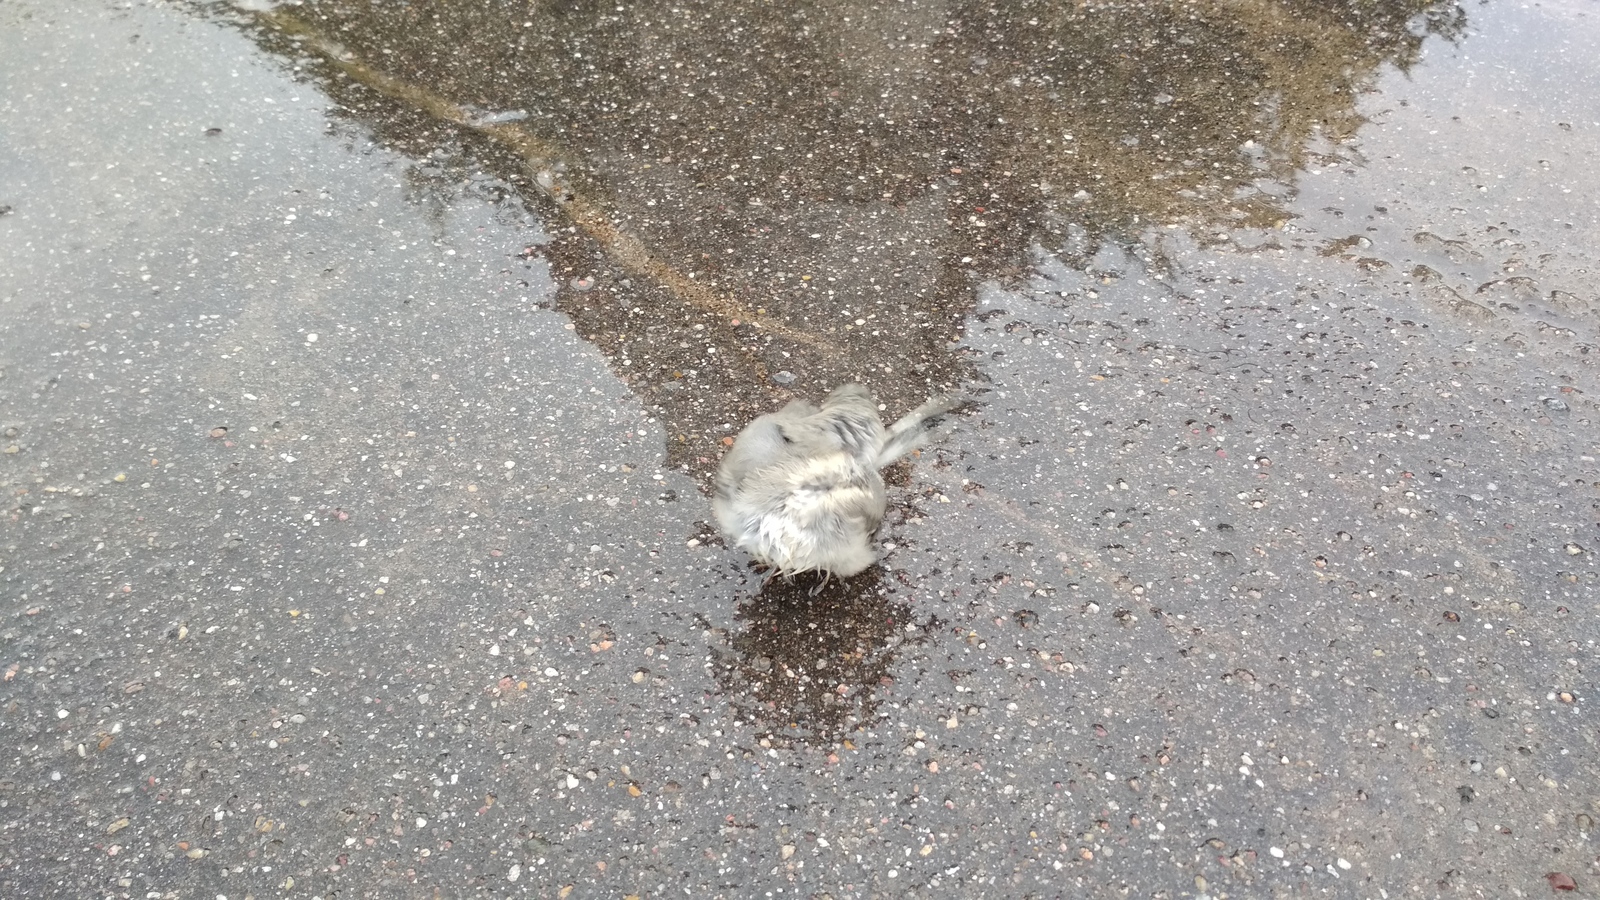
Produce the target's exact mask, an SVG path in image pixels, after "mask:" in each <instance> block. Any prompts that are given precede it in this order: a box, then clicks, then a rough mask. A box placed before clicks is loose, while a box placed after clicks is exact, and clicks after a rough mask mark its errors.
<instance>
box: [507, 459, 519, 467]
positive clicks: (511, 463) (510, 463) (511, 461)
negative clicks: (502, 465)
mask: <svg viewBox="0 0 1600 900" xmlns="http://www.w3.org/2000/svg"><path fill="white" fill-rule="evenodd" d="M516 467H517V461H516V460H514V459H508V460H506V468H508V469H515V468H516Z"/></svg>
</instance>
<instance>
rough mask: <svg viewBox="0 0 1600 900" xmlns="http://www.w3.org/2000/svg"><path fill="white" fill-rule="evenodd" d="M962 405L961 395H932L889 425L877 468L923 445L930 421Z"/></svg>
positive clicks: (880, 450)
mask: <svg viewBox="0 0 1600 900" xmlns="http://www.w3.org/2000/svg"><path fill="white" fill-rule="evenodd" d="M960 405H961V399H960V398H959V397H952V396H949V395H945V396H942V397H932V398H930V399H929V400H928V401H927V402H926V403H924V404H922V405H921V406H919V407H917V408H916V409H913V410H912V411H911V412H909V413H906V414H905V415H904V416H902V417H901V418H900V420H899V421H898V422H895V423H894V424H893V425H890V426H889V432H888V434H887V435H886V436H885V437H884V440H883V446H882V447H881V448H880V449H879V450H878V459H877V461H876V463H875V465H874V467H875V468H879V469H881V468H883V467H884V466H887V465H889V464H890V463H892V462H894V461H895V460H897V459H899V458H900V457H902V456H905V455H906V454H907V453H910V452H911V451H913V450H915V449H917V447H919V446H921V445H922V443H923V441H925V440H927V437H928V431H929V429H930V427H931V426H930V423H931V422H933V421H934V420H936V419H938V418H939V417H940V416H942V415H944V414H945V413H947V412H949V411H950V410H952V409H955V408H956V407H957V406H960Z"/></svg>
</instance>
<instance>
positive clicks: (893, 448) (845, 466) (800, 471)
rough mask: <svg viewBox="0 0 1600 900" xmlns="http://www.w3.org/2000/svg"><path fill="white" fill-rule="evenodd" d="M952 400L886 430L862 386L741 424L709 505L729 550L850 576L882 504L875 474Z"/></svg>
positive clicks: (861, 564)
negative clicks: (735, 548)
mask: <svg viewBox="0 0 1600 900" xmlns="http://www.w3.org/2000/svg"><path fill="white" fill-rule="evenodd" d="M955 406H956V401H955V400H954V399H953V398H950V397H935V398H933V399H931V400H929V401H928V402H926V403H924V404H922V405H921V406H919V407H917V408H916V409H914V410H912V411H911V413H910V414H909V415H907V416H906V417H905V418H903V419H901V420H900V421H898V422H896V423H894V424H893V425H891V426H889V427H888V428H887V429H886V428H884V427H883V423H882V422H881V421H879V419H878V408H877V405H876V404H875V403H873V402H872V396H871V395H870V394H868V393H867V389H866V388H864V387H862V386H861V385H859V384H847V385H844V386H843V387H840V388H837V389H835V390H834V392H833V393H831V394H829V395H828V397H827V399H825V400H823V401H822V406H821V407H817V406H813V405H812V404H810V403H807V402H805V401H804V400H795V401H792V402H791V403H789V404H788V405H787V406H785V407H784V408H783V409H780V410H778V411H777V412H775V413H768V414H767V415H764V416H761V417H760V418H758V419H756V420H755V421H754V422H751V423H750V424H749V425H747V426H745V429H744V430H743V431H741V432H739V437H738V438H737V439H736V440H735V441H734V442H733V449H731V450H729V451H728V455H727V456H725V457H723V459H722V467H721V468H720V469H718V470H717V490H716V495H715V496H714V497H713V498H712V500H711V511H712V512H713V513H714V514H715V515H716V518H717V525H718V527H719V528H721V529H722V533H723V535H724V536H725V537H726V538H727V539H728V541H729V542H730V543H732V544H733V546H735V547H738V548H740V549H742V550H744V551H745V552H746V553H749V554H750V555H751V556H752V557H754V558H755V559H756V561H757V562H759V563H762V564H763V565H766V566H768V567H770V569H771V571H770V572H769V573H768V576H767V577H768V579H769V580H770V579H771V578H772V577H773V576H775V575H780V574H781V575H791V576H792V575H796V574H798V573H800V572H811V571H817V572H821V573H822V575H823V578H822V581H821V582H820V583H819V584H818V585H817V586H816V588H815V589H814V590H813V591H812V593H813V594H815V593H817V592H818V591H821V590H822V587H823V586H824V585H826V584H827V583H828V577H829V576H830V575H837V576H839V577H841V578H847V577H849V576H851V575H854V574H856V573H857V572H860V571H861V570H862V569H865V568H866V567H868V566H870V565H872V563H873V561H874V560H876V559H877V552H876V551H875V550H874V549H873V547H872V537H873V534H874V533H876V532H877V530H878V523H879V522H882V521H883V513H884V510H885V509H886V508H887V505H888V498H887V496H886V495H885V493H884V488H883V476H882V475H880V474H878V470H879V469H882V468H883V467H884V466H887V465H889V464H890V463H892V462H894V461H895V460H897V459H899V458H900V457H901V456H904V455H905V454H907V453H909V452H911V451H912V450H914V449H915V448H916V447H917V446H918V445H919V444H921V443H922V442H923V440H925V439H926V438H927V436H928V420H930V419H933V418H935V417H937V416H939V415H941V414H943V413H946V412H949V411H950V410H951V409H953V408H954V407H955Z"/></svg>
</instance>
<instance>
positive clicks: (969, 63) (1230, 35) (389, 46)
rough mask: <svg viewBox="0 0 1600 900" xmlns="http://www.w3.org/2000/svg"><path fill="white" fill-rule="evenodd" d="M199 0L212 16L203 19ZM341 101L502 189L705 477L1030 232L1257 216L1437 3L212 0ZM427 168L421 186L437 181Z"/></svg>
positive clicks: (622, 368) (917, 365) (887, 388)
mask: <svg viewBox="0 0 1600 900" xmlns="http://www.w3.org/2000/svg"><path fill="white" fill-rule="evenodd" d="M208 8H210V9H212V10H213V11H215V10H216V9H217V7H208ZM231 14H232V15H236V16H238V17H239V18H240V20H241V21H242V22H244V23H245V24H246V25H247V26H248V27H249V30H250V31H251V33H252V34H254V35H256V36H257V38H258V40H259V41H260V42H261V43H262V44H263V45H264V46H266V47H268V48H270V49H272V50H273V51H274V52H277V53H279V54H281V55H283V56H285V57H286V58H289V59H292V60H294V61H295V62H296V63H306V62H309V68H310V70H311V71H314V72H316V73H318V77H319V78H321V80H322V84H323V85H324V87H325V89H326V90H327V92H328V93H329V94H330V95H331V96H332V97H333V98H334V99H335V100H336V101H337V103H338V104H339V106H340V108H341V109H342V111H343V113H344V114H345V115H348V116H350V117H353V118H355V119H358V120H360V121H361V122H362V123H363V124H365V125H366V126H367V127H370V128H371V129H373V130H374V131H375V132H376V133H377V134H378V135H379V136H381V138H382V139H384V140H386V141H389V142H391V143H393V144H394V145H396V146H398V147H400V148H402V149H404V150H406V151H407V152H408V153H410V154H412V155H413V156H415V157H416V158H418V159H419V160H422V162H419V167H432V168H434V169H437V168H438V167H439V165H440V163H439V159H438V157H439V156H440V155H447V156H448V155H460V156H463V157H466V158H469V159H471V160H473V161H474V162H475V163H476V164H478V165H482V166H485V167H486V168H488V169H489V170H491V171H494V172H496V173H498V174H499V175H500V176H501V177H503V178H504V179H505V180H506V181H508V182H510V183H511V184H514V185H516V186H517V187H518V188H520V189H521V190H522V191H524V196H523V202H526V203H528V204H529V205H530V206H531V207H533V208H534V209H535V211H536V212H538V213H539V214H540V215H541V216H542V217H543V218H544V220H545V221H546V223H547V226H548V230H549V232H550V234H551V237H550V239H549V240H548V241H547V242H545V243H543V244H542V245H540V246H538V247H536V248H535V251H536V252H535V254H524V256H529V255H537V256H538V257H541V258H540V259H529V258H518V257H517V255H516V251H520V250H522V248H520V247H519V248H514V249H512V250H508V263H507V264H508V266H517V265H523V266H532V265H534V264H535V263H538V264H541V265H542V264H545V263H548V265H549V266H550V267H551V270H552V272H553V274H554V275H555V277H556V280H557V282H558V284H560V285H562V293H561V296H560V298H559V301H558V302H559V305H560V308H561V309H562V310H563V311H565V312H566V313H567V314H568V315H570V316H571V317H572V319H573V320H574V322H575V324H576V327H577V329H578V331H579V333H580V334H582V335H584V336H585V337H586V338H587V339H589V340H591V341H593V342H594V343H595V344H596V345H597V346H599V347H600V348H601V349H602V350H603V351H604V352H605V353H606V354H607V356H608V358H609V359H610V360H611V362H612V364H613V368H614V370H615V371H617V373H618V375H619V377H622V378H624V379H626V380H627V381H628V382H629V383H630V384H631V385H632V386H633V387H634V389H635V390H637V391H638V392H639V393H640V394H641V396H642V397H644V398H645V399H646V400H647V402H650V403H652V404H655V405H657V406H659V407H660V408H661V409H662V410H663V413H664V415H665V419H666V421H667V424H668V427H669V429H670V434H671V435H672V436H673V447H672V453H673V458H674V461H675V462H677V463H679V464H682V465H685V466H686V467H688V468H690V469H692V470H694V471H697V472H698V473H700V474H701V475H702V476H704V475H705V474H706V473H708V472H709V470H710V469H711V468H713V467H714V465H715V461H716V458H717V452H718V450H719V447H718V441H719V439H720V438H721V437H722V436H724V435H725V434H726V433H727V428H726V427H725V426H732V425H735V424H737V423H739V422H742V421H744V420H745V419H747V418H748V417H749V416H750V415H752V414H754V413H756V412H759V411H762V410H765V409H768V408H770V407H771V406H772V405H773V404H774V403H775V402H777V401H778V400H781V399H784V398H785V397H786V396H787V395H788V392H789V391H790V390H791V389H792V390H794V391H796V392H801V393H805V394H808V395H810V394H818V393H821V391H822V390H824V389H825V388H826V387H828V386H831V385H834V384H837V383H840V382H843V381H846V380H852V379H853V380H860V381H863V382H864V383H866V384H867V385H868V387H869V388H870V389H871V390H872V391H873V392H874V393H875V394H877V395H878V396H882V397H885V398H888V400H889V405H890V409H889V410H888V413H889V415H890V416H891V417H893V416H894V415H898V413H899V412H900V411H901V410H902V409H903V408H906V407H909V406H910V405H912V404H914V403H915V402H917V401H918V400H920V399H921V398H922V397H925V396H927V395H928V394H930V393H933V392H936V391H939V390H945V389H948V388H949V387H951V386H952V385H953V384H955V383H958V382H961V381H963V380H966V379H968V378H969V377H970V375H971V373H970V372H968V371H967V370H966V367H965V365H964V364H963V362H962V361H960V360H959V359H958V358H957V357H956V356H955V355H954V354H952V353H951V352H950V349H949V348H950V346H951V343H952V341H953V340H954V339H955V338H957V337H958V334H959V331H960V327H961V324H962V322H963V319H964V316H965V314H966V313H967V311H968V310H969V309H970V308H971V305H972V296H973V287H974V284H975V282H976V281H978V280H982V279H988V278H995V277H999V278H1006V277H1008V276H1011V275H1014V274H1016V273H1018V272H1019V271H1020V270H1021V267H1022V266H1023V265H1024V264H1025V254H1026V250H1027V248H1028V247H1029V246H1030V245H1031V244H1033V243H1035V242H1039V243H1043V244H1045V245H1046V246H1057V245H1059V244H1060V242H1061V241H1062V239H1063V236H1065V235H1068V234H1069V233H1072V232H1077V233H1080V234H1081V233H1084V232H1087V233H1088V234H1089V235H1091V236H1092V237H1094V238H1096V239H1098V238H1102V237H1106V236H1110V237H1115V236H1116V235H1118V234H1131V233H1133V232H1136V231H1139V230H1142V229H1144V228H1146V227H1149V226H1152V225H1166V224H1181V225H1186V226H1189V227H1191V228H1194V229H1196V230H1200V229H1201V228H1202V227H1203V228H1216V227H1232V226H1236V225H1248V226H1261V225H1271V224H1272V223H1274V222H1276V221H1278V220H1280V219H1281V218H1282V217H1283V216H1284V213H1283V211H1282V198H1283V197H1284V196H1285V194H1286V193H1287V192H1288V191H1290V190H1292V184H1293V181H1294V175H1295V170H1296V167H1297V166H1299V165H1300V164H1301V163H1302V162H1303V161H1304V160H1305V159H1306V157H1307V155H1308V154H1309V153H1311V152H1313V151H1314V150H1315V149H1316V148H1317V147H1319V146H1326V145H1327V144H1326V142H1330V141H1331V142H1337V141H1339V140H1342V139H1344V138H1346V137H1348V136H1350V135H1351V134H1352V133H1353V132H1354V130H1355V129H1356V128H1357V127H1358V126H1359V125H1360V124H1361V119H1360V116H1359V114H1358V113H1357V112H1356V110H1355V100H1356V97H1357V96H1358V94H1360V93H1361V92H1362V91H1363V90H1366V89H1367V88H1368V86H1369V85H1371V84H1372V83H1373V80H1374V77H1375V75H1376V73H1377V72H1378V70H1379V68H1380V67H1381V66H1383V65H1385V64H1388V65H1393V66H1397V67H1400V68H1402V69H1404V68H1406V67H1408V66H1410V65H1412V64H1413V62H1414V61H1415V60H1416V59H1417V58H1418V54H1419V50H1420V47H1421V45H1422V42H1423V41H1424V39H1425V38H1426V37H1427V36H1430V35H1437V36H1442V37H1445V38H1448V39H1453V38H1455V37H1456V36H1458V35H1459V34H1460V33H1461V32H1462V31H1463V29H1464V27H1465V13H1464V12H1463V11H1462V10H1461V9H1460V8H1459V7H1457V6H1456V5H1454V4H1453V3H1450V2H1441V0H1401V2H1393V3H1370V2H1362V0H1343V2H1341V0H1321V2H1316V0H1298V2H1290V0H1244V2H1220V0H1210V2H1208V0H1196V2H1182V3H1180V2H1142V3H1126V2H1125V3H1091V2H1085V0H1053V2H1052V0H1041V2H1023V3H1011V4H996V5H992V6H991V5H990V4H987V3H959V2H952V0H943V2H941V0H925V2H907V3H895V4H884V5H870V6H869V5H866V4H859V3H853V2H807V3H792V4H790V3H786V4H772V3H766V2H740V0H723V2H711V0H703V2H685V3H678V4H673V5H671V6H666V5H662V4H631V5H630V4H626V3H622V4H619V3H616V2H614V0H607V2H604V3H601V2H563V3H516V4H509V3H501V2H470V3H469V2H459V0H414V2H405V3H393V2H374V0H307V2H304V3H298V4H294V5H282V6H278V7H276V8H273V9H270V10H268V11H239V10H238V9H237V8H235V11H234V12H232V13H231ZM423 180H424V181H426V182H427V191H426V192H425V193H426V194H427V195H428V196H429V197H430V198H431V197H435V196H436V195H437V192H438V191H439V190H440V189H441V185H440V184H439V183H438V182H437V181H429V180H427V179H423Z"/></svg>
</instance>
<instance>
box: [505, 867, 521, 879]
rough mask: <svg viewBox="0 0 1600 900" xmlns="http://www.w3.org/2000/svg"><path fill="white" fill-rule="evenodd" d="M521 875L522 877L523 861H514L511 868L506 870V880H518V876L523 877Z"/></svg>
mask: <svg viewBox="0 0 1600 900" xmlns="http://www.w3.org/2000/svg"><path fill="white" fill-rule="evenodd" d="M521 877H522V864H521V863H512V864H511V868H509V869H507V870H506V880H507V881H516V880H517V879H518V878H521Z"/></svg>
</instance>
